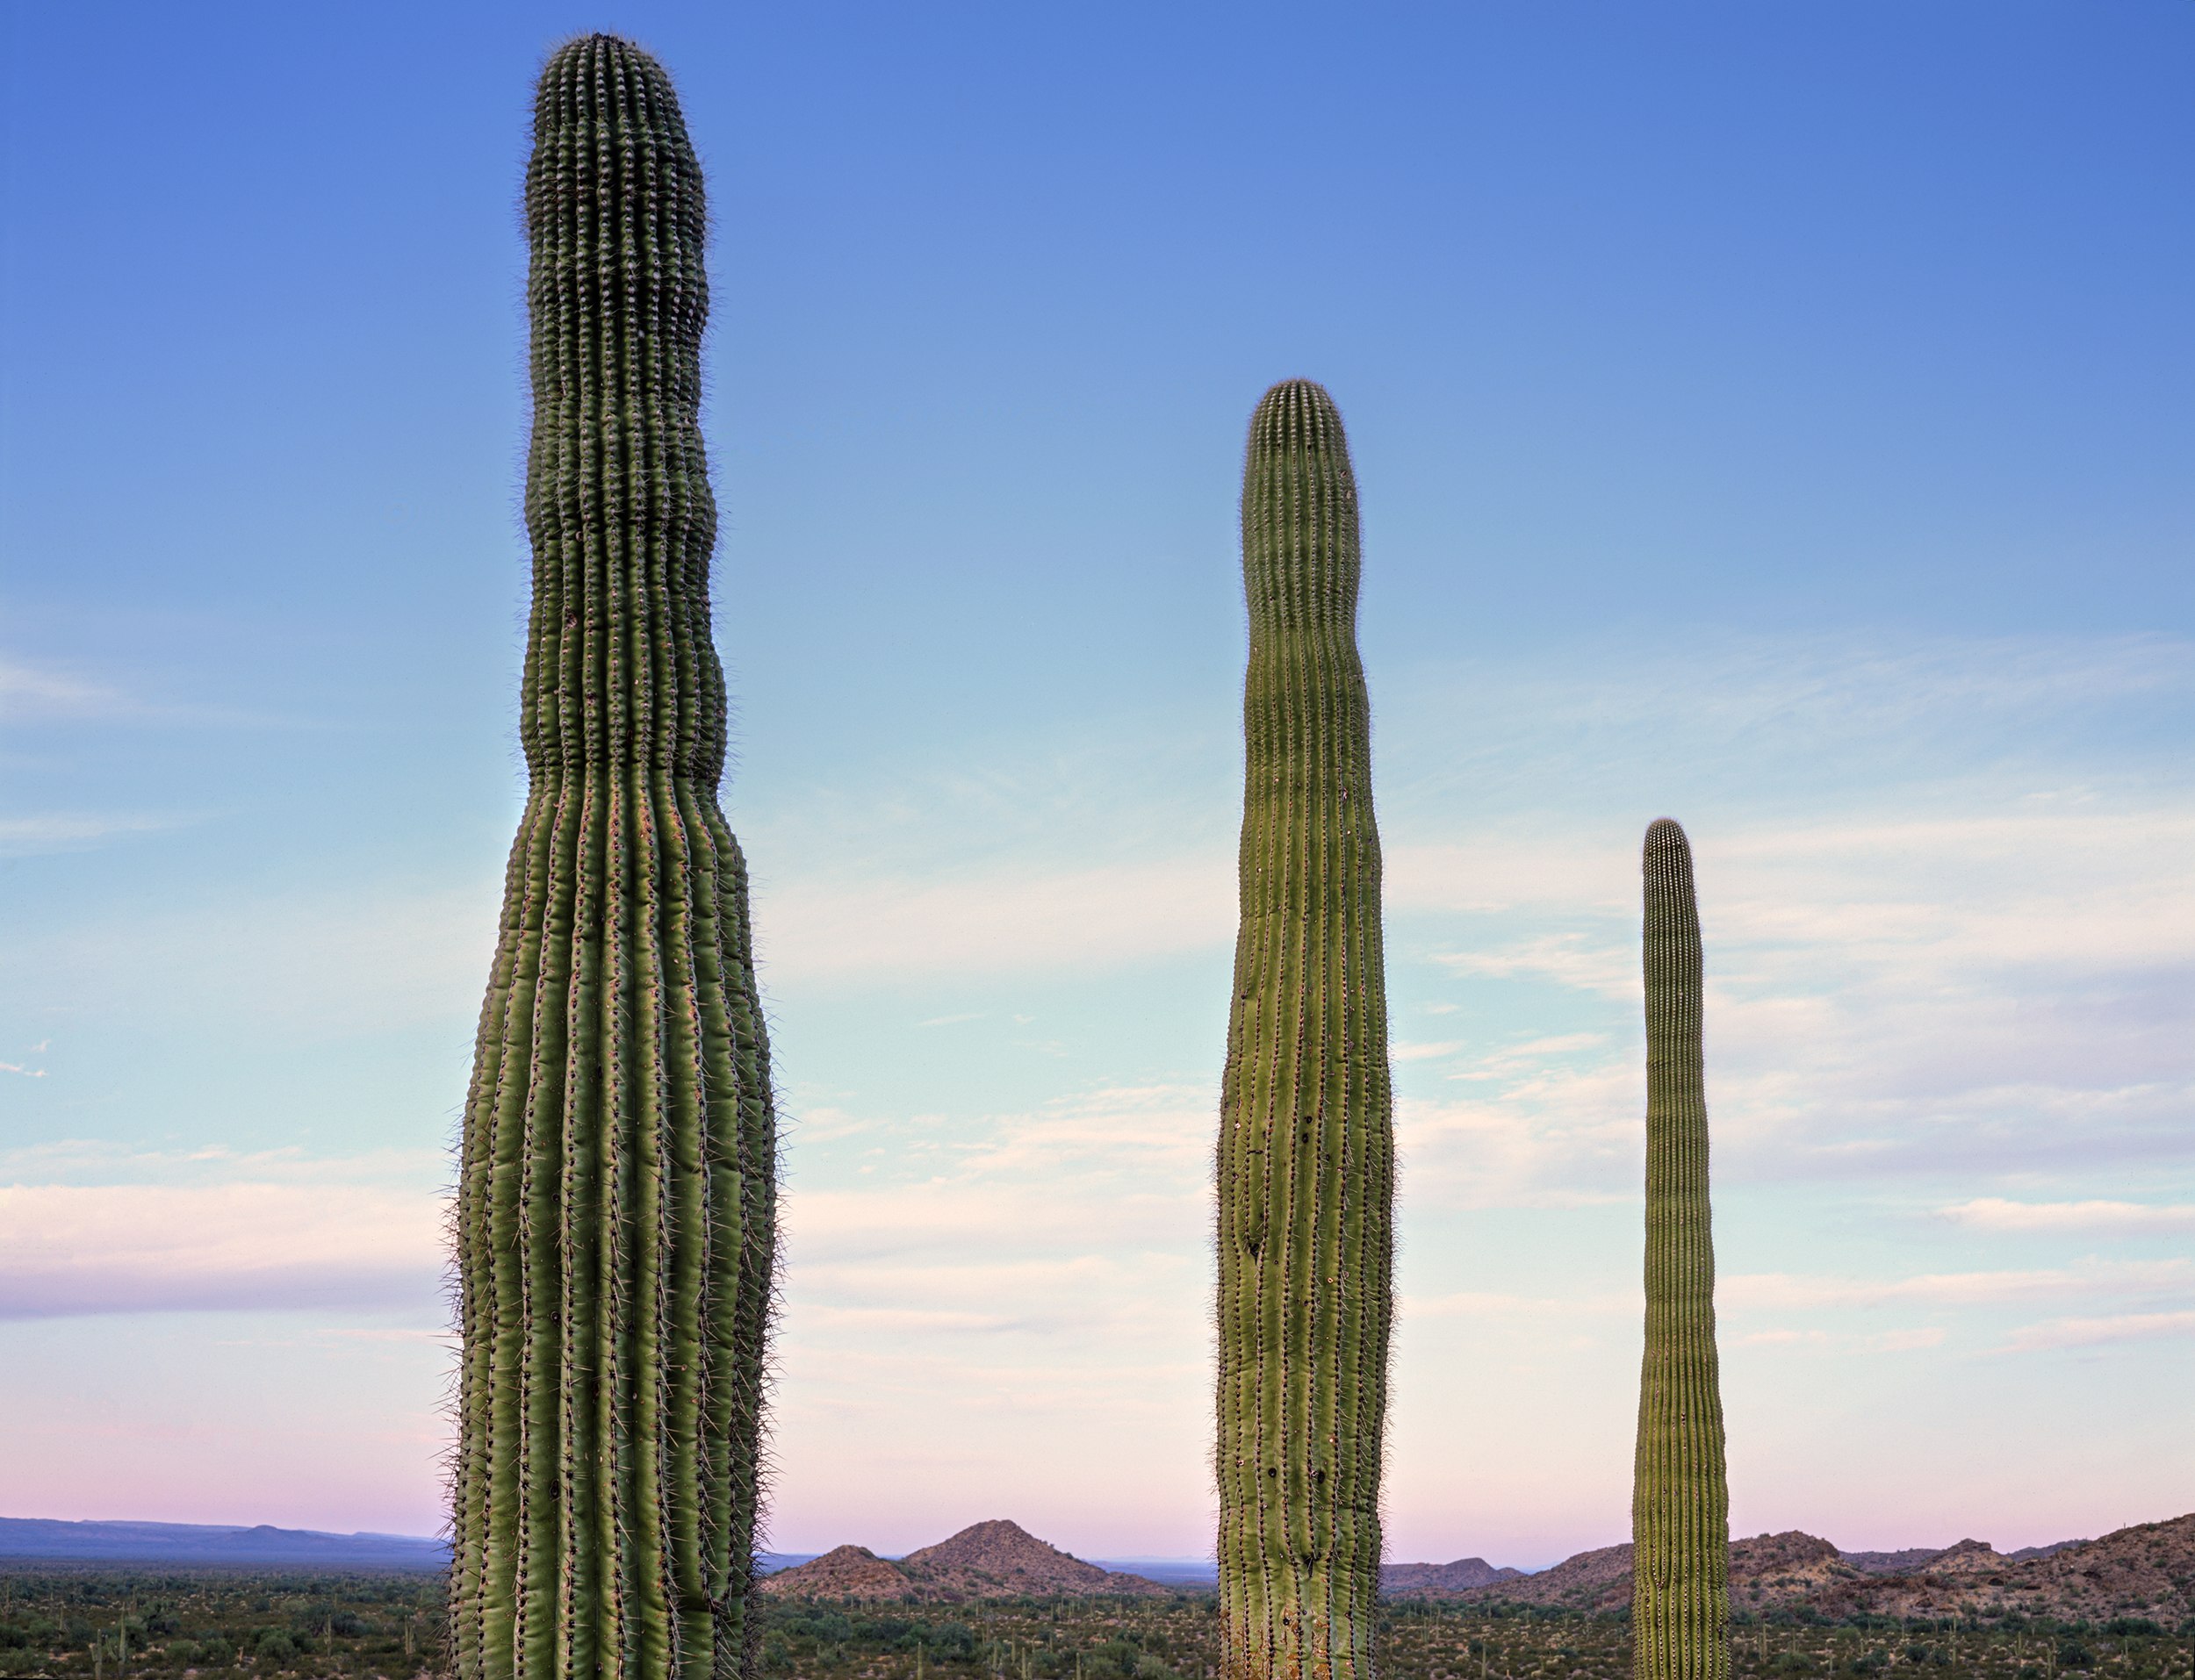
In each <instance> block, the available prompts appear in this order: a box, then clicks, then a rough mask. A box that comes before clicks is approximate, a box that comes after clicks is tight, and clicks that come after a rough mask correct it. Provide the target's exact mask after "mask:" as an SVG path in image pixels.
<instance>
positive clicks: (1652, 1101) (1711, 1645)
mask: <svg viewBox="0 0 2195 1680" xmlns="http://www.w3.org/2000/svg"><path fill="white" fill-rule="evenodd" d="M1643 866H1644V876H1645V899H1646V904H1645V934H1644V954H1645V967H1646V1354H1645V1359H1644V1363H1643V1365H1642V1367H1641V1369H1640V1373H1639V1383H1638V1455H1637V1464H1636V1468H1635V1470H1634V1475H1633V1481H1632V1486H1631V1544H1632V1551H1631V1568H1632V1576H1631V1638H1632V1656H1631V1669H1632V1673H1633V1675H1634V1676H1636V1680H1729V1676H1730V1671H1731V1652H1730V1587H1729V1576H1730V1490H1729V1483H1728V1482H1727V1481H1726V1479H1725V1477H1724V1468H1723V1398H1722V1384H1721V1379H1720V1376H1719V1375H1718V1371H1717V1366H1716V1354H1715V1238H1714V1233H1713V1231H1712V1229H1711V1227H1710V1224H1709V1208H1708V1170H1707V1167H1708V1161H1707V1155H1708V1151H1707V1089H1706V1074H1705V1064H1704V1061H1703V1059H1702V1052H1701V1045H1700V1007H1701V972H1700V914H1699V907H1698V903H1697V901H1696V900H1695V897H1694V894H1693V887H1692V848H1691V845H1690V844H1689V843H1688V842H1687V840H1686V839H1685V836H1684V830H1683V829H1680V828H1679V827H1678V826H1677V825H1676V824H1675V823H1674V822H1671V821H1669V819H1668V818H1666V817H1664V818H1662V819H1660V820H1659V821H1658V822H1655V823H1654V824H1653V825H1652V827H1651V828H1649V829H1647V830H1646V844H1645V848H1644V855H1643Z"/></svg>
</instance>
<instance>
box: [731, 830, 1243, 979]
mask: <svg viewBox="0 0 2195 1680" xmlns="http://www.w3.org/2000/svg"><path fill="white" fill-rule="evenodd" d="M1233 872H1234V859H1233V858H1232V857H1230V856H1228V855H1227V854H1225V853H1221V852H1219V851H1213V852H1211V853H1208V854H1191V855H1188V856H1184V857H1177V858H1162V859H1159V860H1156V861H1152V862H1140V863H1130V864H1119V865H1099V866H1097V867H1090V868H1078V869H1077V868H1070V869H1064V870H1060V871H1057V872H1031V871H1028V870H1026V868H1025V869H1023V870H1020V871H1014V870H1011V869H1007V870H1001V871H998V872H993V873H986V874H984V875H981V876H970V877H967V878H964V879H936V878H928V879H920V878H917V879H896V880H894V879H875V878H874V877H843V876H842V877H831V878H815V877H799V876H792V877H784V878H781V879H777V880H775V881H774V882H765V883H764V884H762V885H761V887H759V891H758V894H757V899H756V908H755V922H756V925H757V928H758V929H759V932H758V934H757V939H758V942H759V951H760V952H761V955H762V956H763V958H765V960H766V963H767V965H768V968H769V972H770V973H771V974H772V975H773V976H775V975H785V976H787V977H788V978H794V979H800V980H813V979H848V978H860V979H861V980H875V979H879V978H889V977H892V976H896V975H903V974H905V973H909V972H916V973H925V974H929V973H937V972H939V970H960V971H964V972H973V971H982V972H996V971H1002V970H1003V971H1011V970H1015V969H1047V970H1051V971H1054V972H1069V971H1073V970H1076V969H1085V968H1092V967H1100V966H1109V965H1117V964H1120V963H1126V962H1134V961H1141V960H1146V959H1148V958H1154V957H1165V956H1170V955H1173V954H1175V953H1177V952H1180V951H1197V950H1203V949H1207V948H1210V947H1213V946H1215V945H1222V946H1223V945H1225V944H1227V943H1228V942H1230V941H1232V940H1233V938H1234V879H1233Z"/></svg>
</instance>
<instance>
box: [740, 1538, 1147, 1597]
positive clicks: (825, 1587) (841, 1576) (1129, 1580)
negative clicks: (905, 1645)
mask: <svg viewBox="0 0 2195 1680" xmlns="http://www.w3.org/2000/svg"><path fill="white" fill-rule="evenodd" d="M762 1590H763V1591H765V1592H767V1593H772V1594H775V1595H776V1596H778V1597H786V1598H859V1599H865V1600H868V1601H872V1602H874V1601H879V1600H882V1601H886V1602H909V1601H921V1602H925V1603H937V1604H957V1603H961V1602H962V1601H964V1600H968V1599H975V1598H1014V1597H1020V1596H1021V1595H1022V1594H1024V1593H1027V1594H1029V1595H1030V1596H1031V1597H1040V1598H1049V1597H1075V1598H1085V1597H1096V1596H1097V1595H1098V1594H1101V1593H1119V1594H1125V1595H1130V1596H1133V1597H1148V1596H1149V1595H1151V1594H1154V1593H1164V1592H1166V1591H1167V1590H1168V1589H1167V1588H1165V1587H1162V1586H1161V1585H1160V1584H1159V1583H1157V1582H1155V1581H1151V1580H1147V1579H1146V1578H1145V1577H1143V1576H1140V1575H1127V1574H1123V1573H1119V1572H1118V1571H1115V1570H1111V1569H1100V1568H1099V1567H1098V1565H1097V1564H1095V1563H1086V1562H1083V1560H1082V1559H1081V1558H1078V1557H1071V1556H1069V1554H1067V1553H1065V1552H1062V1551H1061V1550H1060V1549H1059V1548H1058V1547H1055V1546H1049V1545H1047V1544H1046V1543H1045V1542H1044V1541H1042V1540H1039V1539H1037V1538H1036V1536H1035V1535H1033V1534H1032V1533H1029V1532H1028V1531H1027V1530H1026V1529H1025V1528H1023V1527H1022V1526H1020V1525H1019V1524H1018V1523H1011V1522H1005V1521H991V1522H982V1523H976V1524H975V1525H973V1526H970V1527H968V1528H963V1529H962V1530H961V1532H960V1533H957V1534H955V1535H954V1536H953V1537H952V1538H951V1539H950V1540H939V1542H938V1543H937V1544H936V1545H935V1546H925V1547H923V1548H922V1549H921V1550H920V1551H917V1552H910V1553H908V1554H907V1555H906V1556H905V1557H903V1558H901V1559H899V1560H898V1561H897V1562H894V1561H893V1560H892V1559H889V1558H882V1557H879V1556H877V1555H876V1554H875V1553H874V1552H872V1551H870V1550H869V1549H868V1548H867V1547H864V1546H841V1547H838V1549H837V1550H835V1551H830V1552H825V1553H824V1554H823V1555H822V1556H821V1557H818V1558H812V1559H810V1561H809V1562H806V1563H802V1564H797V1565H795V1567H794V1568H792V1569H784V1570H781V1571H780V1572H778V1573H777V1574H775V1575H772V1576H767V1577H766V1578H765V1579H764V1581H763V1583H762Z"/></svg>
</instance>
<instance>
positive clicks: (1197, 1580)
mask: <svg viewBox="0 0 2195 1680" xmlns="http://www.w3.org/2000/svg"><path fill="white" fill-rule="evenodd" d="M1090 1562H1092V1563H1095V1564H1096V1565H1097V1566H1098V1568H1099V1569H1107V1570H1110V1571H1112V1573H1113V1574H1115V1575H1140V1576H1144V1577H1145V1578H1146V1579H1147V1580H1151V1581H1155V1582H1157V1583H1159V1584H1160V1585H1161V1586H1162V1587H1183V1588H1187V1589H1189V1590H1192V1591H1194V1590H1201V1589H1205V1588H1210V1587H1216V1586H1218V1585H1219V1584H1220V1566H1219V1564H1218V1563H1216V1562H1213V1560H1212V1559H1211V1558H1208V1557H1093V1558H1091V1559H1090Z"/></svg>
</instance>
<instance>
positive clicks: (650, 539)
mask: <svg viewBox="0 0 2195 1680" xmlns="http://www.w3.org/2000/svg"><path fill="white" fill-rule="evenodd" d="M526 224H527V230H528V233H529V238H530V241H531V245H532V261H531V267H530V270H529V279H528V284H527V299H528V306H529V313H530V316H531V320H532V341H531V360H532V377H533V402H534V406H533V437H532V444H531V449H530V453H529V459H528V467H527V481H526V500H525V511H526V523H527V529H528V533H529V535H530V537H531V539H532V545H533V607H532V612H531V615H530V617H529V621H528V628H527V643H526V661H525V671H524V676H523V678H522V696H521V701H520V718H519V737H520V742H521V744H522V748H523V750H524V753H525V758H526V767H527V774H528V792H527V799H526V807H525V813H524V815H523V816H522V819H521V820H520V823H519V829H518V837H517V840H516V842H515V844H513V846H512V848H511V855H510V864H509V868H508V872H507V877H506V883H505V890H504V899H503V917H502V923H501V931H500V939H499V942H498V945H497V949H496V955H495V961H494V966H493V970H492V972H491V974H490V977H489V981H488V990H487V998H486V1003H485V1005H484V1007H483V1009H482V1011H481V1018H480V1033H479V1050H478V1054H477V1057H476V1060H475V1063H474V1071H473V1078H472V1085H471V1093H470V1095H469V1096H468V1098H467V1102H466V1106H465V1113H464V1143H463V1147H462V1154H461V1159H460V1167H459V1184H458V1194H457V1211H456V1227H457V1274H458V1289H459V1317H460V1329H461V1332H462V1335H463V1343H464V1346H463V1353H462V1364H461V1367H460V1376H459V1389H458V1438H457V1453H456V1457H455V1461H454V1464H453V1468H452V1482H453V1487H452V1504H453V1507H454V1509H453V1513H452V1527H453V1531H454V1536H453V1537H454V1556H453V1560H452V1564H451V1581H450V1624H451V1644H452V1648H453V1649H452V1658H453V1664H454V1668H455V1670H456V1673H457V1676H460V1680H594V1676H615V1677H616V1680H671V1677H672V1676H697V1675H706V1674H718V1675H723V1674H730V1673H733V1672H736V1671H738V1670H739V1669H741V1668H743V1667H744V1666H745V1644H746V1613H745V1612H746V1605H747V1592H748V1582H749V1577H750V1575H751V1571H752V1551H753V1539H754V1525H755V1518H756V1511H757V1503H758V1499H759V1482H758V1475H757V1471H758V1465H759V1447H760V1441H759V1431H760V1426H761V1402H762V1386H763V1382H762V1378H763V1363H762V1361H763V1351H764V1348H763V1344H764V1338H765V1334H766V1330H767V1321H768V1317H769V1310H770V1303H771V1287H772V1278H773V1267H774V1260H775V1246H774V1194H775V1192H774V1184H775V1167H776V1138H775V1120H774V1112H773V1104H772V1098H771V1088H770V1069H769V1051H768V1045H767V1043H766V1038H765V1035H764V1030H763V1021H762V1012H761V1008H760V1003H759V998H758V997H757V994H756V990H755V978H754V965H753V960H752V952H751V949H750V944H749V935H748V924H747V883H746V868H745V862H744V860H743V859H742V858H741V856H740V852H739V847H738V843H737V842H736V841H735V840H734V839H733V838H732V835H731V830H730V828H729V827H728V826H727V825H726V823H725V822H724V819H723V814H722V813H721V811H720V810H719V809H718V808H717V803H716V793H717V785H718V782H719V780H720V779H721V778H722V775H723V761H724V740H725V729H726V715H725V709H726V708H725V698H724V686H723V671H722V669H721V667H720V666H719V664H718V663H717V659H716V650H715V649H714V647H713V645H712V644H711V643H710V640H709V557H710V554H711V551H712V550H713V549H714V547H715V545H716V506H715V502H714V499H712V497H711V495H710V492H709V477H708V470H707V467H706V463H705V462H704V460H703V456H702V437H701V430H700V423H699V407H700V398H701V340H702V325H703V322H704V320H705V319H706V317H707V313H708V307H709V300H708V286H707V281H706V278H705V276H704V275H703V272H702V246H703V241H704V237H705V234H706V230H707V221H706V217H705V213H704V211H703V207H702V179H701V170H700V166H699V165H698V163H697V162H695V160H694V151H693V147H692V146H691V145H690V144H689V143H688V142H687V135H686V127H685V123H684V121H683V119H682V118H681V117H680V113H679V107H678V101H677V98H676V97H675V96H674V94H673V91H672V89H671V84H670V83H669V81H668V79H667V78H666V76H665V75H664V73H663V71H662V69H661V68H660V67H659V66H658V65H657V64H656V63H655V61H653V60H651V58H649V57H648V56H647V55H646V54H644V53H642V52H640V51H639V50H638V49H637V48H636V47H633V46H631V45H630V43H628V42H626V41H623V40H620V39H615V38H614V37H610V36H604V35H595V36H591V37H587V38H583V39H578V40H574V41H572V42H571V43H569V44H568V45H566V46H565V47H563V48H561V49H560V50H559V51H558V53H557V54H555V56H554V57H552V58H551V60H550V61H549V63H548V66H547V68H545V69H543V72H542V76H541V83H540V88H539V91H538V95H537V98H536V105H535V111H534V152H533V159H532V162H531V164H530V166H529V169H528V171H527V176H526Z"/></svg>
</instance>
